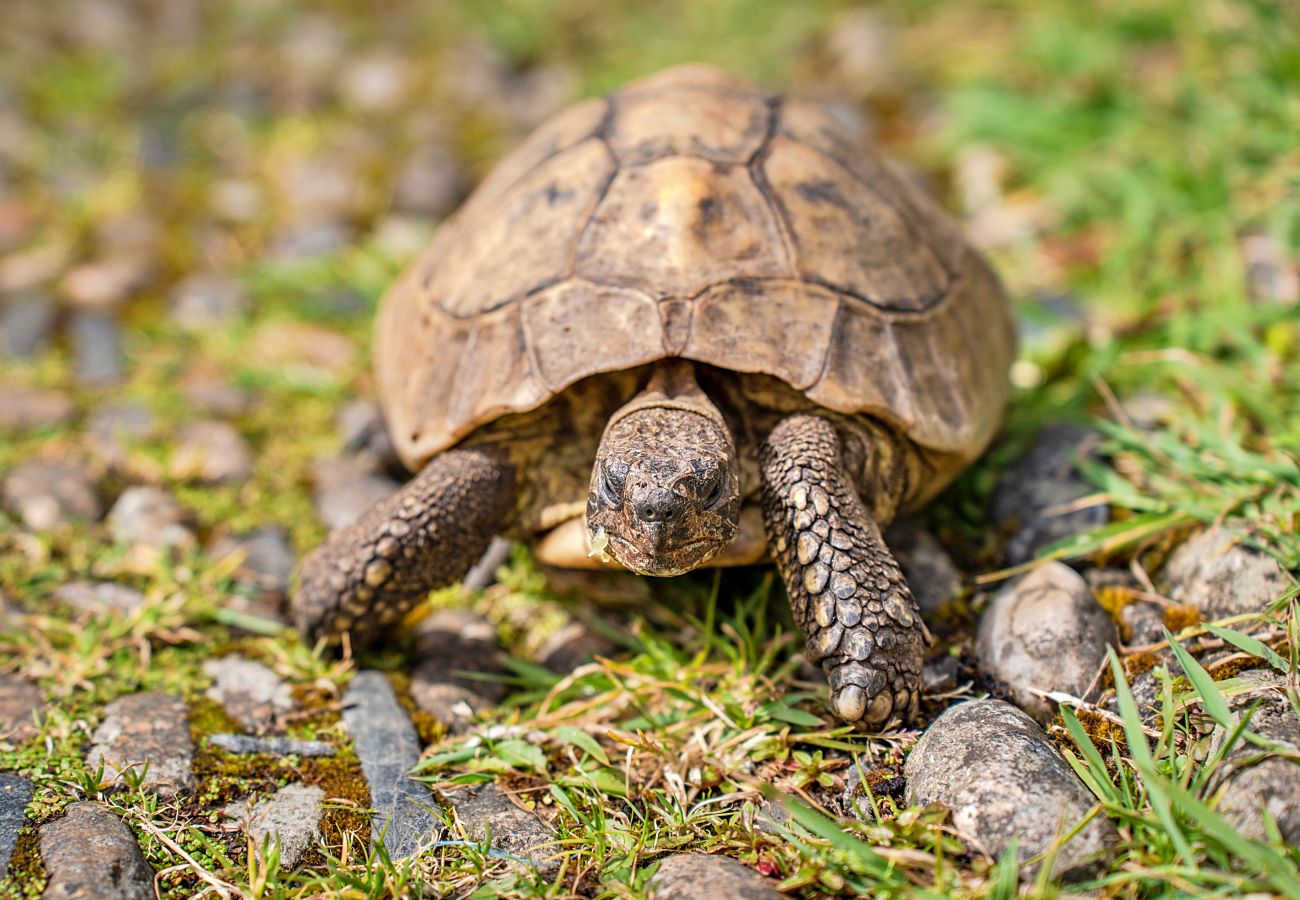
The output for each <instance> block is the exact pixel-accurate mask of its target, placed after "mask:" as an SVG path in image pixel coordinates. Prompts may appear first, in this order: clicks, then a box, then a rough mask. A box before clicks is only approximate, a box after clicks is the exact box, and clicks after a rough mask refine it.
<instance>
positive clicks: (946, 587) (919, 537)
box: [885, 518, 961, 617]
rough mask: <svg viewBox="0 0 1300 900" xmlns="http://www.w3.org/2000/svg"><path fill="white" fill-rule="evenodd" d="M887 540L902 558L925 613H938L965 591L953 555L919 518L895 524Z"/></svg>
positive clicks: (888, 531) (889, 530)
mask: <svg viewBox="0 0 1300 900" xmlns="http://www.w3.org/2000/svg"><path fill="white" fill-rule="evenodd" d="M885 543H886V544H887V545H888V547H889V549H890V550H891V551H893V553H894V558H895V559H897V560H898V565H899V567H900V568H902V570H903V575H904V577H905V578H907V585H908V587H910V588H911V589H912V596H913V597H915V598H916V603H917V605H918V606H920V607H921V612H922V613H923V614H924V615H925V616H927V617H929V616H933V615H935V614H936V613H938V612H939V611H940V610H941V609H942V608H943V605H944V604H945V603H947V602H948V601H949V600H951V599H952V598H953V597H956V596H957V595H958V594H959V593H960V592H961V573H960V572H958V571H957V567H956V566H955V565H954V564H953V561H952V557H950V556H949V555H948V551H946V550H944V549H943V545H942V544H940V543H939V542H938V541H936V540H935V539H934V538H933V537H932V536H931V535H930V532H928V531H926V530H925V529H924V528H922V527H921V526H920V524H919V523H918V522H917V521H916V520H915V519H912V518H905V519H900V520H898V521H896V522H894V523H893V524H891V525H890V526H889V529H888V530H887V531H886V532H885Z"/></svg>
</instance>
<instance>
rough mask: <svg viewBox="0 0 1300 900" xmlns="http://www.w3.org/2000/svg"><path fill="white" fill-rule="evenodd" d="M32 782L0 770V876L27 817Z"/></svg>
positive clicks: (7, 866) (2, 874)
mask: <svg viewBox="0 0 1300 900" xmlns="http://www.w3.org/2000/svg"><path fill="white" fill-rule="evenodd" d="M32 795H33V791H32V783H31V782H30V781H28V780H27V779H26V778H23V777H22V776H21V775H14V774H12V773H9V772H0V878H3V877H4V874H5V871H6V870H7V869H8V868H9V859H10V857H12V856H13V853H14V847H15V846H16V845H17V844H18V829H20V828H22V827H23V822H24V821H26V819H27V804H28V803H31V802H32Z"/></svg>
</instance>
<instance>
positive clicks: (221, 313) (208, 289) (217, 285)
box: [169, 272, 248, 331]
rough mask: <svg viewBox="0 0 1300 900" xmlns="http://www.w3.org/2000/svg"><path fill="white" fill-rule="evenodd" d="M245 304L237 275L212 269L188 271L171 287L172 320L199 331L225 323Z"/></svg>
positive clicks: (188, 328) (240, 310)
mask: <svg viewBox="0 0 1300 900" xmlns="http://www.w3.org/2000/svg"><path fill="white" fill-rule="evenodd" d="M247 308H248V294H247V292H246V291H245V290H244V287H243V285H241V284H240V283H239V282H238V281H237V280H236V279H234V278H231V277H230V276H228V275H220V274H217V273H214V272H203V273H199V274H196V275H191V276H190V277H188V278H185V279H183V280H182V281H180V282H178V283H177V284H176V286H175V287H174V288H173V289H172V293H171V307H170V310H169V314H170V315H171V320H172V321H173V322H175V323H176V324H177V325H179V326H180V327H181V328H184V329H187V330H189V331H199V330H202V329H204V328H212V327H214V326H222V325H227V324H229V323H230V322H232V321H234V320H235V319H236V318H237V317H238V316H240V315H242V314H243V313H244V311H245V310H247Z"/></svg>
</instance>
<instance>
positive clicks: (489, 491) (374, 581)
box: [293, 447, 515, 642]
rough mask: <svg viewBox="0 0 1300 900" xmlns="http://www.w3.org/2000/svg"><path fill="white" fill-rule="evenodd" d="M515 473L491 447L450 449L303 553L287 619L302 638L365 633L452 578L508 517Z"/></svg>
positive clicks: (378, 630) (381, 627)
mask: <svg viewBox="0 0 1300 900" xmlns="http://www.w3.org/2000/svg"><path fill="white" fill-rule="evenodd" d="M514 506H515V470H514V467H513V466H512V465H511V464H510V462H509V461H508V459H507V458H506V454H505V453H504V452H502V451H501V450H499V449H497V448H494V447H470V448H466V449H457V450H448V451H446V452H444V453H441V454H439V455H438V456H435V457H434V458H433V459H432V460H430V461H429V464H428V465H426V466H425V467H424V470H423V471H422V472H420V474H419V475H417V476H416V477H415V478H413V479H412V480H411V481H409V482H408V483H407V484H406V485H405V486H404V487H403V488H402V489H401V490H400V491H398V492H396V493H395V494H393V495H392V496H391V497H389V498H387V499H386V500H383V501H382V502H380V503H379V504H377V505H376V506H375V507H374V508H373V509H371V510H370V511H369V512H368V513H366V514H365V515H364V516H362V517H361V519H360V520H359V521H357V522H356V523H354V524H352V525H349V526H348V527H347V528H342V529H339V530H338V531H336V532H334V533H333V534H331V535H330V536H329V538H328V539H327V540H326V541H325V543H324V544H322V545H321V546H320V547H317V548H316V549H315V550H314V551H313V552H312V553H311V554H310V555H309V556H308V557H307V558H306V559H305V560H303V563H302V568H301V572H300V574H301V577H300V586H299V588H298V592H297V594H296V595H295V596H294V599H293V617H294V623H295V624H296V625H297V626H298V629H299V630H300V631H302V633H303V634H304V635H307V636H308V637H309V638H319V637H323V638H325V639H326V640H329V641H331V642H335V641H337V640H338V639H339V638H340V637H341V636H342V635H343V633H344V632H351V633H352V635H353V636H354V637H356V638H361V639H365V638H368V637H374V636H378V635H381V634H382V633H383V632H384V631H385V630H386V629H388V628H391V627H392V626H394V625H395V624H397V623H398V622H399V621H401V619H402V618H403V617H404V616H405V615H406V614H407V613H408V612H410V610H411V608H412V607H414V606H415V605H416V604H417V603H418V602H419V601H420V600H421V599H423V598H424V597H425V596H426V595H427V594H428V592H429V591H430V590H432V589H433V588H437V587H444V586H446V585H448V584H451V583H452V582H454V581H456V580H458V579H459V578H461V577H462V576H464V574H465V573H466V572H468V571H469V569H470V567H471V566H472V565H474V563H475V562H477V561H478V559H479V558H480V557H481V556H482V555H483V553H484V551H485V550H486V549H487V546H488V543H489V542H490V541H491V540H492V538H493V536H494V535H496V534H497V533H498V532H500V531H501V530H503V529H504V528H505V527H506V525H507V524H508V523H509V520H510V517H511V515H512V514H513V512H514Z"/></svg>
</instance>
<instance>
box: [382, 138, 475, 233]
mask: <svg viewBox="0 0 1300 900" xmlns="http://www.w3.org/2000/svg"><path fill="white" fill-rule="evenodd" d="M462 180H463V179H462V176H461V172H460V167H459V165H458V164H457V162H456V157H454V156H453V155H452V154H451V153H450V152H448V150H447V149H446V148H445V147H442V146H438V145H434V146H429V147H423V148H420V149H418V150H417V151H416V152H415V153H414V154H413V155H412V156H411V157H410V158H409V159H407V161H406V162H405V163H404V164H403V165H402V168H401V169H400V170H399V172H398V173H397V183H396V185H394V188H393V205H394V206H396V207H397V208H398V209H400V210H402V211H403V212H409V213H415V214H418V215H422V216H428V217H429V218H433V219H440V218H442V217H443V216H445V215H447V213H449V212H450V211H451V209H452V207H454V206H455V205H456V201H457V200H459V199H460V194H461V183H462Z"/></svg>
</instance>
